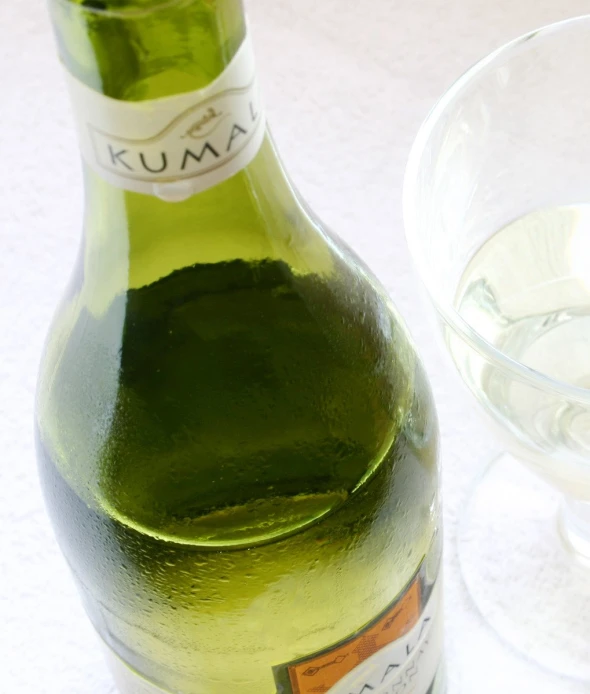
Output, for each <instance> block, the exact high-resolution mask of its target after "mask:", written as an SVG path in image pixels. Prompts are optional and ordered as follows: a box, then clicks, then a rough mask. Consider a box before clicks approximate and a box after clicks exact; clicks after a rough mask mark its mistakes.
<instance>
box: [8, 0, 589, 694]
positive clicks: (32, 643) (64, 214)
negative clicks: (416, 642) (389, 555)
mask: <svg viewBox="0 0 590 694" xmlns="http://www.w3.org/2000/svg"><path fill="white" fill-rule="evenodd" d="M248 4H249V10H250V18H251V25H252V32H253V35H254V40H255V47H256V53H257V58H258V63H259V71H260V75H261V80H262V84H263V88H264V91H265V100H266V103H267V110H268V115H269V120H270V123H271V124H272V128H273V132H274V135H275V138H276V140H277V142H278V145H279V147H280V149H281V151H282V154H283V157H284V160H285V162H286V164H287V166H288V168H289V170H290V172H291V174H292V176H293V178H294V180H295V182H296V184H297V185H298V187H299V188H300V190H301V191H302V193H303V194H304V195H305V197H306V198H307V200H308V201H309V203H310V204H311V205H312V207H314V208H315V209H316V210H317V211H318V212H319V213H320V215H321V216H322V217H323V218H324V220H325V221H326V222H327V223H328V224H329V225H330V226H331V227H332V228H333V229H335V230H336V231H337V232H338V233H339V234H340V235H341V236H342V237H343V238H344V239H346V241H348V242H349V243H350V245H352V246H353V247H354V248H355V249H356V250H357V251H358V252H359V253H360V254H361V255H362V256H363V258H364V259H365V260H366V261H367V262H368V264H369V265H370V266H371V267H372V268H373V269H374V270H375V271H376V272H377V274H378V275H379V276H380V277H381V278H382V280H383V281H384V283H385V285H386V286H387V287H388V288H389V290H390V291H391V293H392V295H393V297H394V299H395V301H396V303H397V305H398V307H399V309H400V311H401V312H402V313H403V315H404V316H405V318H406V320H407V321H408V323H409V324H410V327H411V329H412V332H413V334H414V336H415V338H416V340H417V342H418V344H419V346H420V349H421V353H422V356H423V358H424V360H425V362H426V366H427V369H428V371H429V374H430V377H431V381H432V384H433V387H434V390H435V395H436V399H437V402H438V409H439V415H440V420H441V429H442V444H443V445H442V456H443V464H444V491H445V502H446V507H445V516H446V517H445V521H446V533H447V535H446V537H447V554H446V568H447V570H446V578H447V584H446V611H447V634H448V644H449V647H448V650H449V658H450V661H451V665H452V670H453V673H454V674H453V683H452V685H451V689H450V694H492V693H494V694H498V693H499V692H502V694H520V693H521V692H529V691H530V692H532V691H534V692H535V693H536V694H564V693H566V692H567V693H569V692H571V693H572V694H573V693H575V694H584V693H588V692H590V686H589V685H582V684H575V683H571V682H567V681H564V680H559V679H557V678H553V677H551V676H550V675H548V674H543V673H540V672H538V671H537V672H536V673H535V672H534V671H531V670H530V669H529V668H528V667H527V666H526V664H524V663H523V662H522V661H521V660H519V659H518V658H517V657H515V656H513V655H512V654H511V653H510V652H508V650H507V649H505V648H504V647H503V646H502V645H501V643H500V642H499V641H498V640H497V639H496V638H495V636H494V635H493V634H491V633H490V632H489V631H488V630H487V628H486V627H485V625H483V623H482V622H481V621H480V620H479V618H478V616H477V614H476V613H475V611H474V610H473V608H472V607H471V605H470V603H469V600H468V599H467V597H466V595H465V593H464V589H463V587H462V584H461V582H460V578H459V574H458V569H457V561H456V555H455V550H454V534H455V529H456V521H457V516H458V513H459V511H460V508H461V505H462V501H463V499H464V494H465V491H466V488H467V487H468V485H469V483H470V481H471V479H472V477H473V475H474V474H475V472H476V470H477V468H478V466H480V465H482V464H483V463H484V462H485V460H486V459H487V458H489V457H490V456H491V455H492V454H493V453H494V452H495V451H496V449H497V448H498V446H497V444H496V443H495V442H494V440H493V438H492V436H491V435H490V434H488V433H487V430H486V428H485V426H484V425H482V423H481V422H480V421H479V419H478V417H477V415H476V413H475V411H474V410H475V407H474V406H473V403H472V401H471V400H470V399H469V398H468V397H467V396H466V395H465V394H464V393H463V391H462V390H461V388H460V386H459V383H458V381H457V380H456V378H455V377H454V375H453V374H452V373H451V372H450V369H449V366H448V363H447V362H445V361H443V359H442V357H441V355H440V353H439V348H438V345H437V343H436V342H435V339H434V337H433V334H432V329H431V326H430V324H429V322H428V318H427V311H426V309H425V305H424V303H423V302H422V298H421V296H420V294H419V286H418V282H417V280H416V277H415V275H414V272H413V270H412V268H411V265H410V260H409V257H408V253H407V251H406V247H405V242H404V236H403V228H402V219H401V185H402V177H403V171H404V166H405V162H406V159H407V155H408V151H409V148H410V145H411V142H412V139H413V137H414V135H415V133H416V131H417V129H418V126H419V124H420V122H421V120H422V119H423V118H424V116H425V115H426V113H427V111H428V109H429V108H430V106H431V105H432V103H433V102H434V100H435V99H436V98H437V97H438V96H439V95H440V94H441V93H442V92H443V90H444V89H445V88H446V87H448V86H449V84H450V83H451V82H452V81H453V80H454V79H455V78H456V77H457V76H458V75H459V74H460V73H461V72H462V71H463V70H464V69H466V68H467V67H468V66H469V65H470V64H471V63H472V62H474V61H475V60H476V59H478V58H479V57H481V56H483V55H484V54H485V53H486V52H488V51H489V50H491V49H493V48H495V47H497V46H499V45H500V44H501V43H503V42H504V41H506V40H507V39H510V38H513V37H515V36H517V35H519V34H520V33H522V32H524V31H526V30H529V29H532V28H535V27H536V26H539V25H542V24H545V23H548V22H551V21H555V20H558V19H562V18H565V17H568V16H574V15H576V14H582V13H585V12H590V1H589V0H568V2H567V3H565V2H558V1H557V0H517V1H516V2H515V1H514V0H494V1H493V2H490V0H419V2H416V1H414V0H356V1H353V0H321V1H318V0H250V1H249V3H248ZM0 94H1V96H0V124H1V127H0V297H1V299H0V301H1V304H0V312H1V313H0V318H1V323H0V325H1V329H0V355H1V356H0V451H1V458H0V661H1V663H2V664H1V666H0V672H1V674H0V679H1V682H2V684H1V685H0V690H1V691H2V692H6V693H7V694H8V693H10V694H112V692H114V687H113V685H112V682H111V679H110V676H109V674H108V672H107V671H106V668H105V666H104V665H103V661H102V659H101V655H100V652H99V648H98V642H97V640H96V638H95V636H94V635H93V632H92V630H91V628H90V626H89V624H88V622H87V620H86V617H85V616H84V614H83V611H82V607H81V605H80V602H79V600H78V597H77V595H76V593H75V589H74V587H73V585H72V582H71V580H70V576H69V574H68V570H67V568H66V566H65V563H64V561H63V559H62V557H61V556H60V554H59V552H58V549H57V546H56V543H55V540H54V538H53V534H52V531H51V528H50V526H49V523H48V520H47V517H46V514H45V511H44V508H43V504H42V500H41V495H40V490H39V485H38V482H37V475H36V464H35V456H34V451H33V442H32V425H31V421H32V407H33V397H34V388H35V378H36V369H37V363H38V359H39V355H40V352H41V348H42V344H43V340H44V336H45V332H46V330H47V326H48V322H49V320H50V317H51V314H52V311H53V309H54V307H55V305H56V303H57V300H58V298H59V296H60V294H61V292H62V289H63V287H64V284H65V282H66V279H67V277H68V274H69V272H70V269H71V267H72V264H73V261H74V256H75V253H76V250H77V246H78V241H79V231H80V226H81V213H82V189H81V181H80V175H79V165H78V154H77V148H76V142H75V137H74V130H73V124H72V118H71V115H70V111H69V105H68V102H67V98H66V93H65V88H64V81H63V79H62V75H61V72H60V67H59V64H58V61H57V60H56V58H55V49H54V45H53V39H52V36H51V34H50V29H49V25H48V19H47V13H46V10H45V7H44V5H43V4H42V3H40V2H38V1H35V2H27V1H25V0H0ZM499 503H501V500H499ZM498 551H499V552H501V548H500V547H499V548H498ZM507 580H509V577H507Z"/></svg>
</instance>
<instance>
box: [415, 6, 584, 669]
mask: <svg viewBox="0 0 590 694" xmlns="http://www.w3.org/2000/svg"><path fill="white" fill-rule="evenodd" d="M589 69H590V16H586V17H579V18H576V19H572V20H568V21H565V22H562V23H559V24H555V25H552V26H548V27H546V28H543V29H540V30H539V31H535V32H532V33H530V34H528V35H526V36H523V37H521V38H519V39H517V40H515V41H513V42H512V43H509V44H508V45H506V46H505V47H503V48H501V49H500V50H498V51H496V52H495V53H493V54H491V55H490V56H488V57H487V58H485V59H484V60H482V61H481V62H480V63H478V64H477V65H475V67H473V68H472V69H471V70H470V71H468V72H467V73H466V74H465V75H464V76H463V77H462V78H461V79H459V80H458V81H457V82H456V83H455V84H454V85H453V86H452V87H451V88H450V89H449V91H448V92H447V93H446V94H445V95H444V96H443V97H442V99H441V100H440V101H439V102H438V104H437V105H436V106H435V107H434V109H433V110H432V112H431V113H430V115H429V116H428V118H427V120H426V121H425V123H424V124H423V126H422V128H421V130H420V132H419V134H418V137H417V140H416V142H415V145H414V147H413V150H412V153H411V156H410V160H409V164H408V168H407V174H406V180H405V189H404V218H405V225H406V233H407V239H408V243H409V246H410V249H411V253H412V255H413V258H414V261H415V264H416V266H417V269H418V271H419V273H420V276H421V279H422V281H423V283H424V285H425V287H426V290H427V293H428V295H429V298H430V300H431V302H432V305H433V307H434V313H435V316H436V322H437V324H438V328H439V329H440V332H441V334H442V336H443V338H444V343H445V345H446V348H447V350H448V352H449V354H450V357H451V361H452V363H453V364H454V366H455V368H456V370H457V371H458V373H459V374H460V376H461V378H462V379H463V381H464V383H465V384H466V386H467V387H468V389H469V390H470V391H471V393H472V395H473V396H474V397H475V398H476V399H477V401H478V402H479V404H480V405H481V407H482V408H483V410H484V411H485V412H486V413H487V419H488V421H489V422H490V424H492V425H493V427H494V431H495V432H496V433H497V435H498V437H499V439H500V440H501V441H502V444H503V447H504V450H505V453H504V454H503V455H501V456H500V457H499V458H498V459H497V460H495V461H493V462H492V463H491V464H489V465H488V466H487V467H486V468H485V471H484V472H483V474H482V475H481V477H480V478H479V479H478V481H477V484H476V485H475V487H474V489H473V491H472V494H471V497H470V499H469V503H468V505H467V508H466V511H465V513H464V517H463V520H462V524H461V528H460V534H459V535H460V536H459V547H458V551H459V558H460V563H461V569H462V573H463V578H464V580H465V583H466V586H467V588H468V590H469V592H470V594H471V596H472V598H473V600H474V601H475V604H476V605H477V607H478V608H479V611H480V612H481V614H482V615H483V617H484V618H485V619H486V620H487V621H488V622H489V624H490V625H491V626H492V627H493V628H494V629H495V630H496V632H497V633H498V634H499V635H500V636H501V637H502V638H503V639H504V640H505V641H506V642H507V643H508V644H510V645H511V646H512V647H513V648H514V649H516V650H517V651H518V652H520V653H522V654H525V655H526V657H527V658H528V659H531V660H532V661H534V662H535V663H536V664H537V665H538V667H542V668H544V669H549V670H552V671H554V672H557V673H559V674H562V675H566V676H570V677H573V678H576V679H582V680H590V643H589V640H588V631H587V625H588V624H589V623H590V568H589V565H590V166H589V162H590V98H589V95H590V92H589V90H588V74H589ZM481 462H482V463H483V462H484V461H481ZM523 465H524V466H526V468H528V471H527V470H526V469H525V467H523ZM529 471H533V472H534V473H535V474H534V475H531V474H530V472H529Z"/></svg>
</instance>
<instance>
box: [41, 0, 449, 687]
mask: <svg viewBox="0 0 590 694" xmlns="http://www.w3.org/2000/svg"><path fill="white" fill-rule="evenodd" d="M60 1H61V0H60ZM121 2H123V0H121ZM115 4H116V3H115ZM123 4H124V2H123ZM235 4H236V3H234V2H232V3H225V4H224V3H223V2H220V3H209V2H205V0H202V2H201V1H200V0H197V1H192V2H179V3H173V5H174V8H175V11H178V12H184V11H185V10H184V9H183V7H185V6H186V7H188V8H191V11H193V12H194V15H191V17H193V19H194V18H195V17H196V18H197V19H195V20H194V21H197V20H198V27H202V26H203V25H204V24H206V21H207V16H208V15H206V13H207V12H208V11H211V12H212V16H213V19H214V20H215V21H212V23H211V26H213V27H215V31H218V30H219V29H218V28H219V26H222V25H223V23H224V22H225V23H226V24H228V25H231V26H232V27H233V26H238V27H240V26H242V24H243V20H242V15H241V12H236V8H235V7H234V5H235ZM226 5H227V6H226ZM230 6H231V7H230ZM67 9H68V12H70V11H74V10H72V9H71V7H68V8H67ZM148 10H150V8H147V9H146V11H145V13H141V14H140V15H139V16H140V17H142V18H143V19H141V21H147V20H146V19H145V17H148V18H149V19H150V21H151V22H153V23H155V24H156V25H157V22H158V20H157V16H158V12H153V13H152V12H151V10H150V11H148ZM59 11H60V12H61V9H60V10H59ZM78 11H80V12H83V11H84V12H85V10H79V8H75V12H78ZM170 11H171V10H170ZM117 12H118V9H117ZM117 12H115V13H111V14H109V13H107V14H104V15H92V17H90V18H86V15H82V14H80V17H84V23H83V25H80V26H84V27H86V28H88V27H89V26H90V25H91V24H92V23H97V22H98V24H100V21H103V20H104V18H105V17H106V18H108V21H109V22H115V27H116V26H119V25H118V24H117V22H119V23H121V22H122V24H123V27H124V28H125V29H126V31H122V30H121V31H119V33H117V32H113V26H111V27H110V28H109V31H108V32H107V33H106V34H105V35H106V36H108V40H109V41H111V40H112V37H113V36H119V34H121V35H122V36H123V37H124V40H123V39H120V40H121V41H122V42H123V46H124V47H125V48H126V47H127V44H126V43H125V41H127V40H128V35H129V33H130V32H129V26H128V23H129V22H131V23H132V24H133V22H135V21H138V20H136V19H133V18H132V19H129V18H128V17H127V16H125V17H124V19H121V17H120V15H119V14H118V13H117ZM199 12H201V13H205V15H206V17H205V18H203V17H201V14H199ZM123 14H124V13H123ZM76 16H77V15H76ZM133 16H135V15H133ZM180 16H181V17H182V16H184V15H182V14H181V15H180ZM68 17H69V15H68ZM236 17H237V19H236ZM69 19H70V20H71V17H69ZM59 21H63V17H62V18H61V19H59V18H58V35H60V34H59ZM104 21H106V20H104ZM187 21H188V20H187ZM150 26H151V24H150ZM119 29H121V27H120V26H119ZM68 30H69V29H68ZM89 31H90V30H89ZM93 31H94V32H95V35H100V31H101V29H100V27H99V28H97V27H96V26H95V27H94V29H93ZM90 35H92V32H90ZM231 35H232V36H234V33H232V34H231ZM237 35H238V36H239V35H240V31H238V32H237ZM241 41H243V37H242V39H241ZM241 41H238V42H237V46H234V47H233V48H232V47H230V48H228V46H230V44H232V41H223V42H218V43H219V44H220V45H222V46H223V47H224V50H226V49H227V51H228V55H227V60H228V61H229V60H231V57H232V55H233V53H235V51H236V50H237V47H239V45H241ZM66 43H67V42H66ZM147 43H149V42H147V40H146V43H144V48H145V45H146V44H147ZM99 45H100V44H99ZM158 45H159V44H158ZM94 50H95V53H96V54H97V55H98V54H99V53H98V51H96V45H95V48H94ZM107 60H110V58H108V59H107ZM80 64H82V65H83V64H84V63H83V62H81V63H80ZM139 72H140V73H141V70H140V71H139ZM147 73H149V74H148V77H146V80H144V88H145V85H146V84H152V82H153V80H154V79H155V80H156V82H157V85H156V87H154V88H157V89H160V88H161V87H160V84H162V83H165V84H166V85H168V84H169V83H170V75H168V79H167V80H165V81H163V82H162V81H161V80H160V81H158V80H159V77H158V75H159V73H157V74H155V77H154V74H151V73H150V71H149V70H147ZM177 79H180V78H177ZM150 80H151V81H150ZM105 81H106V80H105ZM131 82H132V84H133V85H135V87H134V88H136V89H138V87H137V79H136V77H134V78H133V80H132V81H131ZM167 88H168V87H166V89H167ZM148 92H149V89H148ZM230 132H231V131H230ZM218 149H219V148H218ZM119 151H122V150H119ZM127 161H129V160H127ZM86 181H87V209H86V227H85V236H84V243H83V247H82V252H81V255H80V261H79V264H78V267H77V270H76V272H75V273H74V276H73V279H72V282H71V285H70V289H69V291H68V295H67V297H66V299H65V300H64V303H63V305H62V307H61V308H60V310H59V311H58V314H57V316H56V319H55V321H54V326H53V328H52V331H51V333H50V336H49V340H48V344H47V349H46V355H45V358H44V361H43V364H42V368H41V375H40V381H39V391H38V409H37V420H36V429H37V441H38V450H39V461H40V472H41V479H42V483H43V488H44V493H45V497H46V500H47V505H48V508H49V512H50V515H51V517H52V521H53V523H54V526H55V528H56V533H57V536H58V539H59V542H60V546H61V548H62V551H63V552H64V554H65V556H66V559H67V561H68V563H69V565H70V567H71V568H72V571H73V573H74V576H75V579H76V581H77V584H78V587H79V589H80V592H81V594H82V597H83V600H84V604H85V607H86V610H87V612H88V614H89V616H90V618H91V620H92V622H93V624H94V626H95V627H96V629H97V631H98V633H99V634H100V636H101V637H102V639H103V640H104V642H105V644H106V645H107V647H108V649H109V650H110V651H111V652H112V653H113V654H114V657H115V658H116V659H117V663H118V664H115V671H116V672H118V673H119V677H120V678H122V679H120V682H121V687H122V688H123V690H124V691H125V690H126V691H128V692H136V691H137V692H141V694H143V692H144V691H145V692H150V693H151V692H152V691H160V690H161V691H165V692H178V693H181V694H197V692H199V693H201V692H207V693H208V694H209V693H210V694H217V692H222V691H223V692H226V691H227V690H228V689H229V688H231V689H232V691H235V692H243V693H244V694H246V693H250V692H257V693H258V692H269V693H270V692H273V691H284V692H289V691H293V692H302V693H303V692H306V691H308V690H309V691H311V690H312V689H314V686H315V688H316V689H315V690H318V689H317V686H319V687H320V689H321V690H322V691H327V689H328V688H331V687H336V686H337V685H338V683H342V682H345V681H346V677H348V678H350V677H352V676H353V675H354V673H355V672H356V673H357V674H358V672H359V671H358V670H357V669H356V668H357V667H358V666H359V665H360V664H361V663H369V662H373V663H376V665H375V668H379V667H381V665H382V664H383V663H382V662H381V661H380V660H379V658H380V657H381V656H380V655H379V654H381V655H384V654H385V653H387V652H388V650H387V649H391V647H392V644H393V645H395V644H398V645H399V644H400V643H402V640H403V639H404V638H405V639H406V640H408V639H410V641H408V643H407V644H406V643H405V642H404V649H405V651H404V652H405V653H406V655H405V656H404V657H403V658H401V656H399V654H398V656H397V657H399V658H401V659H400V662H399V664H396V668H397V669H398V670H399V676H400V678H401V677H409V675H407V674H404V673H405V672H406V670H408V667H409V666H411V665H412V663H411V658H412V657H416V656H415V655H412V651H413V650H414V648H415V647H416V644H420V648H421V651H424V652H425V653H427V654H429V655H428V657H427V658H426V656H424V658H423V663H426V660H428V664H427V665H424V666H423V667H422V672H423V673H425V674H424V677H426V679H427V680H428V682H427V684H420V688H419V689H418V690H417V692H416V694H426V693H427V692H428V694H430V692H435V691H438V690H437V689H435V688H434V687H435V686H436V687H442V684H441V682H442V675H440V674H437V673H438V672H439V660H440V652H439V651H440V643H439V641H438V636H437V635H436V634H435V632H434V631H431V630H430V623H431V622H432V623H434V622H435V621H436V623H437V628H438V625H439V623H440V614H439V613H438V614H435V612H436V610H435V609H434V607H433V605H435V603H436V601H438V599H439V598H438V592H437V589H436V578H437V575H438V568H439V563H440V541H439V534H438V523H439V506H438V503H439V502H438V467H437V451H436V447H437V442H436V436H437V431H436V419H435V414H434V409H433V404H432V399H431V396H430V392H429V389H428V386H427V384H426V382H425V380H424V375H423V373H422V368H421V365H420V363H419V360H418V359H417V357H416V354H415V352H414V349H413V346H412V345H411V342H410V341H409V339H408V337H407V334H406V332H405V330H404V328H403V326H402V324H401V322H400V320H399V318H398V316H397V314H396V313H395V311H394V309H393V307H392V305H391V303H390V301H389V299H388V298H387V296H386V295H385V293H384V292H383V290H382V289H381V287H380V286H379V285H378V283H377V282H376V281H375V280H374V279H373V278H372V276H371V275H370V273H369V272H368V271H367V269H366V268H365V267H364V266H363V265H362V263H360V261H358V259H357V258H356V257H354V255H353V254H352V253H351V252H350V251H349V250H348V249H347V248H346V247H344V246H343V245H342V244H341V243H340V242H339V241H338V240H336V239H334V238H333V237H332V236H331V235H329V234H328V233H327V232H326V231H325V230H324V229H323V228H322V226H321V224H320V223H319V222H318V220H317V219H315V218H314V216H313V215H312V214H311V213H310V212H309V210H307V208H306V207H305V205H304V204H303V203H302V202H301V200H300V199H299V198H298V196H297V195H296V193H295V192H294V191H293V188H292V186H291V184H290V182H289V181H288V179H287V177H286V176H285V174H284V172H283V170H282V167H281V166H280V162H279V160H278V158H277V156H276V153H275V151H274V147H273V144H272V141H271V140H270V138H269V137H268V135H265V136H264V138H263V140H262V142H261V144H260V146H259V149H258V150H257V152H256V154H255V156H254V157H253V158H252V160H251V161H250V162H249V163H248V164H247V165H246V166H244V167H243V168H242V169H241V170H240V171H239V172H238V173H236V174H234V175H232V176H230V177H229V178H227V179H226V180H223V181H222V182H220V183H216V184H215V185H212V186H210V187H209V188H208V189H207V190H204V191H202V192H199V193H198V194H196V195H191V196H189V197H187V198H185V199H182V200H180V201H176V202H170V201H168V200H166V199H160V198H158V197H157V196H156V195H152V194H146V193H143V192H138V191H134V190H129V189H124V188H123V187H117V186H114V185H112V182H110V181H108V180H105V179H104V178H103V177H101V175H100V172H98V173H97V171H96V170H95V169H94V168H93V167H92V166H88V165H86ZM164 197H165V196H164ZM402 600H403V603H401V602H400V601H402ZM400 605H402V606H403V608H404V609H403V614H404V621H403V623H402V622H400V623H399V624H398V622H395V619H398V620H399V618H398V617H395V619H394V617H393V615H394V614H395V613H396V609H394V608H398V609H397V613H399V612H400V609H399V607H400ZM428 610H430V612H428ZM433 610H434V611H433ZM427 613H428V615H429V616H428V617H427V618H425V617H424V615H425V614H427ZM431 613H432V614H431ZM379 620H381V621H379ZM392 620H393V621H392ZM421 620H422V622H424V623H421ZM425 620H426V621H427V622H428V624H426V622H425ZM386 625H388V626H387V629H389V632H388V633H389V634H390V635H389V636H387V637H386V636H378V637H377V636H375V634H376V630H377V629H378V628H379V629H382V630H383V634H385V633H386ZM371 629H372V630H373V631H371ZM394 632H395V633H394ZM437 633H438V632H437ZM351 639H352V640H351ZM355 639H356V640H355ZM363 639H364V640H363ZM371 639H372V641H371ZM379 639H381V640H379ZM411 639H413V640H414V641H415V642H414V641H412V642H411ZM428 641H430V644H431V645H430V647H429V648H428V647H427V646H428ZM361 642H362V644H365V645H364V646H362V648H361V645H362V644H361ZM366 643H369V644H371V643H372V644H373V645H372V646H370V645H369V647H368V650H367V646H366ZM425 643H426V645H424V644H425ZM343 644H344V645H345V644H353V645H355V649H356V651H355V653H353V652H352V651H350V652H347V653H344V651H342V650H339V649H341V647H342V646H343ZM355 649H353V650H355ZM363 649H364V650H363ZM398 650H399V649H398ZM389 652H391V651H389ZM326 654H327V655H328V656H329V658H328V660H327V661H325V662H324V660H325V659H324V660H322V658H323V657H324V655H326ZM331 654H333V657H332V655H331ZM371 658H372V660H371ZM330 660H333V661H336V666H337V668H338V672H336V671H335V670H334V665H331V664H330ZM298 663H304V664H305V667H304V668H301V667H299V668H298V665H297V664H298ZM330 668H332V671H331V670H330ZM404 668H405V669H404ZM375 672H377V670H375ZM121 673H123V674H121ZM331 673H332V674H331ZM397 674H398V673H395V672H392V673H389V674H388V677H387V678H384V680H383V682H384V684H383V685H382V686H383V687H385V686H386V685H387V686H390V688H391V686H393V683H394V682H395V677H394V675H397ZM400 681H402V680H401V679H400ZM312 682H315V685H312ZM383 691H386V689H383Z"/></svg>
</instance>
